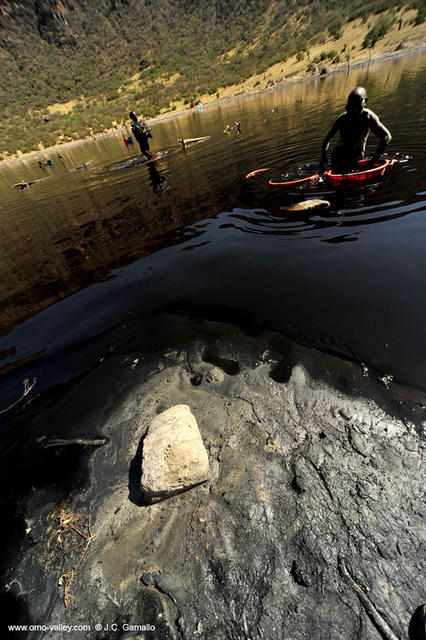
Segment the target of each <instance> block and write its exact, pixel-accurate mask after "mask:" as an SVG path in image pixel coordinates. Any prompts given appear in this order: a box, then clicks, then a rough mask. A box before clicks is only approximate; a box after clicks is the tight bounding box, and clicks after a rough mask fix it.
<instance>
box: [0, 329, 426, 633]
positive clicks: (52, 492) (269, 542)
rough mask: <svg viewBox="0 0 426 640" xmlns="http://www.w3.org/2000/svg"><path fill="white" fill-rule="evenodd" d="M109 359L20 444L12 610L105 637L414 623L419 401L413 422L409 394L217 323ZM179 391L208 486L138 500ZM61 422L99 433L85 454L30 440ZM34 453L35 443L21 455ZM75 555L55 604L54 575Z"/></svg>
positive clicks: (418, 562) (343, 629)
mask: <svg viewBox="0 0 426 640" xmlns="http://www.w3.org/2000/svg"><path fill="white" fill-rule="evenodd" d="M210 331H211V327H210ZM202 333H203V327H202V326H200V327H199V335H202ZM136 360H138V361H137V362H135V361H136ZM102 367H103V369H102V368H98V369H97V370H96V371H92V372H91V373H90V374H88V375H87V376H85V377H84V378H83V379H82V380H80V381H79V382H78V384H76V385H75V386H74V387H72V388H71V389H70V390H69V391H68V392H67V393H65V394H64V395H63V397H62V398H61V399H60V400H58V401H57V402H56V403H54V404H53V405H52V406H51V407H48V408H45V409H44V410H43V412H42V413H40V414H39V415H38V416H35V417H34V418H33V419H32V425H33V430H32V432H31V436H30V435H28V436H27V437H26V439H25V441H23V443H22V446H21V456H22V458H21V460H22V462H21V467H19V465H18V466H17V467H16V478H17V476H19V474H21V475H22V478H24V477H28V471H29V472H30V473H31V474H32V477H33V484H34V491H32V490H31V487H28V486H27V485H26V484H25V482H24V480H23V479H22V481H21V482H18V481H16V482H14V479H13V478H12V484H15V485H16V488H15V489H14V490H12V494H13V491H15V494H16V497H17V500H18V498H19V500H18V509H17V513H18V515H17V516H16V517H18V516H19V518H20V519H19V520H17V521H16V522H15V531H16V541H15V542H14V544H12V545H11V546H10V547H9V549H8V557H7V558H6V562H5V583H6V584H7V585H9V587H8V590H7V591H6V592H5V594H4V596H3V597H4V602H6V600H5V599H6V598H7V602H10V603H11V605H12V604H13V603H15V604H16V603H17V604H18V605H19V611H18V610H17V611H16V612H15V613H14V614H13V615H15V616H16V618H18V619H19V620H20V621H24V620H27V621H29V622H32V623H33V624H43V623H45V624H68V623H71V624H73V625H77V624H90V625H91V627H92V629H91V632H90V633H88V632H85V631H82V632H81V633H80V632H74V633H73V634H72V637H73V638H86V637H90V638H92V637H93V638H99V639H100V638H102V639H109V638H124V637H134V638H136V637H137V638H141V637H143V638H150V637H152V638H156V639H157V638H177V639H180V640H182V639H185V640H186V639H189V638H206V639H207V638H208V639H209V640H216V639H217V640H219V639H220V640H222V639H225V638H226V639H228V638H231V639H238V640H239V639H241V640H247V639H248V638H250V639H257V638H259V639H268V640H269V639H270V640H275V639H277V638H285V639H290V638H291V640H305V639H308V638H316V639H317V638H318V639H320V638H324V639H326V638H327V639H329V638H332V639H334V638H336V639H339V640H346V639H347V640H353V639H354V638H358V639H360V640H361V639H362V640H374V639H375V638H377V639H379V638H388V639H389V640H390V639H391V638H395V637H396V638H400V639H402V638H406V637H407V636H408V634H409V629H410V634H413V633H415V632H416V631H415V630H416V628H417V627H416V625H418V621H417V618H414V622H413V621H412V616H413V614H414V613H415V612H416V610H419V607H420V606H421V605H422V604H423V603H424V602H425V601H426V590H425V581H424V575H425V571H424V569H425V567H424V558H425V554H424V517H425V506H424V501H423V491H424V488H423V482H424V459H425V450H424V443H425V429H424V424H423V425H422V422H421V419H420V417H419V416H420V414H419V412H418V411H417V413H416V411H414V412H412V414H413V416H414V417H415V418H416V419H415V421H412V420H410V419H409V418H408V417H407V411H408V410H405V411H404V412H403V411H402V410H400V409H399V408H398V407H401V406H402V405H401V404H400V400H399V398H400V397H402V395H403V394H402V391H401V390H400V389H399V390H398V389H388V388H387V387H386V386H384V385H383V384H381V383H380V382H379V381H376V380H374V379H373V380H371V379H368V377H366V376H365V375H364V374H365V371H364V372H363V370H362V369H361V368H360V367H357V366H356V365H354V364H352V363H350V362H345V361H343V360H341V359H338V358H335V357H333V356H325V355H323V354H318V353H317V354H315V353H313V352H310V351H308V350H304V349H303V348H301V347H296V346H294V345H292V343H290V341H287V340H285V339H280V338H278V337H276V336H275V337H273V336H271V335H270V336H265V335H264V336H261V337H257V338H256V337H251V338H249V337H247V336H243V335H242V334H241V333H239V332H237V331H236V330H235V331H233V330H229V329H228V330H226V331H225V330H222V329H220V327H219V325H218V326H217V327H216V330H215V331H213V333H211V332H210V336H209V337H208V336H207V334H206V335H205V336H202V337H201V338H199V339H197V340H191V341H189V342H187V343H186V344H185V345H184V346H182V345H176V341H175V343H174V344H171V346H170V348H169V349H163V351H162V353H161V354H158V355H156V356H150V357H147V356H145V357H141V356H140V355H139V356H137V355H135V356H134V357H133V356H132V357H130V356H129V357H127V359H126V358H124V357H123V356H122V355H119V354H114V355H113V356H112V357H111V358H110V359H109V360H108V361H106V362H105V363H103V365H102ZM331 383H333V384H334V387H332V386H330V385H331ZM367 389H370V391H371V393H370V399H366V398H365V397H364V398H363V397H361V396H362V395H364V396H366V394H367ZM391 392H392V393H391ZM371 396H374V399H371ZM386 401H387V402H388V403H389V404H388V406H387V407H386V406H385V403H386ZM418 402H419V403H420V400H419V401H418ZM179 403H186V404H188V405H189V406H190V407H191V410H192V412H193V413H194V415H195V417H196V418H197V421H198V425H199V428H200V432H201V434H202V436H203V440H204V443H205V445H206V447H207V450H208V453H209V459H210V467H211V479H210V482H208V483H207V484H205V485H201V486H199V487H196V488H194V489H191V490H189V491H187V492H185V493H183V494H181V495H178V496H175V497H173V498H170V499H168V500H165V501H163V502H160V503H157V504H154V505H150V506H146V505H145V503H144V501H143V496H142V495H141V493H140V491H139V480H140V466H139V463H140V457H141V448H142V446H143V436H144V433H145V431H146V429H147V427H148V425H149V423H150V421H151V420H152V418H153V417H154V416H155V415H156V414H157V413H159V412H161V411H163V410H164V409H166V408H168V407H170V406H172V405H174V404H179ZM419 406H420V404H419ZM414 408H415V407H414ZM398 411H400V415H398ZM59 427H61V435H63V434H64V433H65V434H66V433H67V431H68V432H69V433H71V432H73V434H74V436H82V435H84V436H85V437H87V436H88V435H91V436H94V435H96V436H99V435H102V436H103V437H106V439H107V443H106V444H105V445H104V446H102V447H100V448H98V449H96V450H94V451H92V452H91V453H90V454H89V453H88V452H86V453H85V454H84V455H83V456H82V455H81V453H80V451H81V448H80V449H79V448H78V447H63V448H59V449H57V450H55V449H54V448H52V449H47V450H43V449H42V448H41V447H40V446H39V447H38V449H37V445H36V443H35V441H36V439H37V437H38V436H39V435H40V434H41V433H44V434H46V433H47V435H48V436H49V435H52V433H53V432H54V430H55V428H56V429H57V431H56V435H57V434H58V429H59ZM31 451H33V452H34V451H39V453H38V458H37V460H35V459H34V454H33V461H32V462H31V463H29V456H30V452H31ZM77 461H78V464H77ZM26 465H27V467H26ZM40 465H42V467H43V469H44V474H45V475H44V476H43V477H42V473H41V471H37V470H39V469H40ZM67 465H68V466H67ZM76 465H77V467H78V468H76ZM25 468H26V472H27V473H25ZM46 469H48V471H46ZM64 478H65V480H67V479H68V481H67V482H65V483H64V482H63V479H64ZM17 479H18V478H17ZM53 482H54V483H55V485H56V486H52V483H53ZM12 497H13V495H12ZM63 499H65V500H66V503H65V504H64V508H65V509H66V510H67V512H69V513H74V514H82V516H84V517H87V516H88V515H90V516H91V530H92V532H93V534H95V537H94V538H93V539H92V540H91V541H90V544H89V545H88V546H87V551H86V553H85V555H84V557H83V558H82V559H81V560H80V559H79V556H78V553H77V555H76V554H75V552H71V551H70V548H66V545H65V548H63V549H61V548H60V546H58V544H57V535H56V534H57V530H56V533H55V529H54V528H53V529H51V530H50V532H49V531H48V524H49V522H50V523H51V522H52V521H54V517H53V516H54V515H55V509H56V512H57V511H58V509H59V508H60V505H61V501H62V500H63ZM49 513H50V514H51V518H50V520H48V519H47V516H48V514H49ZM81 522H83V520H81ZM25 529H27V533H25ZM28 529H30V530H29V531H28ZM52 531H53V532H54V533H55V535H53V534H52ZM85 531H87V530H85ZM55 536H56V537H55ZM48 541H50V546H49V545H48ZM80 541H81V540H80ZM73 553H74V555H72V554H73ZM73 565H74V567H75V576H74V578H73V580H72V582H71V583H70V600H69V604H70V606H69V607H68V608H65V607H64V604H63V590H64V581H62V586H59V585H58V578H59V576H60V575H62V574H66V573H67V572H68V571H69V570H70V568H71V566H73ZM13 581H14V582H13ZM18 594H20V595H18ZM10 615H12V614H10ZM416 615H417V617H418V616H419V614H416ZM19 620H16V621H15V620H12V619H11V620H6V621H5V622H6V624H13V623H15V622H19ZM96 623H98V624H102V625H103V627H105V630H103V631H101V632H97V631H95V628H94V625H95V624H96ZM111 624H117V630H115V628H113V629H111ZM126 624H127V625H148V624H151V625H155V627H156V630H155V632H150V631H141V630H137V629H136V630H135V629H133V630H132V629H128V628H127V627H123V625H126ZM107 625H110V627H109V629H106V627H107ZM413 630H414V631H413ZM392 634H393V635H392ZM15 637H18V636H15ZM27 637H30V638H38V637H43V633H38V632H34V633H32V634H29V635H28V636H27ZM45 637H50V636H49V634H48V633H47V634H45ZM55 637H57V638H60V637H62V636H61V634H60V633H58V634H55ZM63 637H69V635H68V634H66V633H64V634H63ZM410 637H413V638H415V637H416V636H415V635H410ZM419 637H421V636H419Z"/></svg>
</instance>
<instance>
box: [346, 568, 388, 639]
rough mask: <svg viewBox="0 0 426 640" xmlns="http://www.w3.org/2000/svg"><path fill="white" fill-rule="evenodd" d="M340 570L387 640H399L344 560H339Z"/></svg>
mask: <svg viewBox="0 0 426 640" xmlns="http://www.w3.org/2000/svg"><path fill="white" fill-rule="evenodd" d="M339 569H340V572H341V573H342V575H343V576H344V577H345V578H346V579H347V580H348V581H349V583H350V584H351V585H352V588H353V590H354V591H355V593H356V594H357V596H358V598H359V599H360V601H361V604H362V606H363V607H364V609H365V610H366V612H367V614H368V615H369V616H370V618H371V619H372V620H373V622H374V624H375V625H376V627H377V628H378V629H379V630H380V632H381V633H382V635H383V637H384V638H386V639H387V640H399V638H398V637H397V636H396V635H395V634H394V632H393V631H392V629H391V628H390V626H389V625H388V623H387V622H386V620H384V619H383V618H382V616H381V615H380V613H379V612H378V611H377V609H376V607H375V606H374V604H373V603H372V602H371V600H370V598H369V597H368V596H367V595H366V594H365V593H364V591H363V589H362V588H361V587H360V586H359V584H357V583H356V582H355V580H354V579H353V578H352V576H351V575H350V573H349V571H348V570H347V568H346V563H345V561H344V559H343V558H339Z"/></svg>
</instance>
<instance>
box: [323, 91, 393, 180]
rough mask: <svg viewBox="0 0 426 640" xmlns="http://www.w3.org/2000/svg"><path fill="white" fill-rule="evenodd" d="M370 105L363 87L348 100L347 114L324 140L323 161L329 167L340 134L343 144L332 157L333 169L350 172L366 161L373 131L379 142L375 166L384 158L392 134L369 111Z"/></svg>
mask: <svg viewBox="0 0 426 640" xmlns="http://www.w3.org/2000/svg"><path fill="white" fill-rule="evenodd" d="M366 102H367V93H366V91H365V89H364V88H363V87H357V88H356V89H354V90H353V91H352V92H351V93H350V94H349V96H348V101H347V104H346V112H345V113H342V114H341V115H340V116H339V117H338V118H337V120H336V121H335V122H334V124H333V126H332V127H331V129H330V131H329V132H328V133H327V135H326V136H325V138H324V140H323V143H322V159H323V162H324V163H327V149H328V146H329V144H330V140H331V138H332V137H333V136H334V135H335V134H336V133H337V132H338V131H339V132H340V138H341V142H340V143H338V144H336V146H335V147H334V149H333V152H332V155H331V166H332V168H333V169H335V168H339V169H341V168H349V167H351V166H353V165H354V164H355V163H356V162H357V160H361V159H362V158H363V157H364V152H365V145H366V142H367V138H368V134H369V133H370V131H372V132H373V133H374V134H375V135H376V136H377V137H378V138H379V144H378V146H377V149H376V151H375V152H374V154H373V156H372V158H371V163H372V164H373V163H374V162H376V161H377V160H378V159H379V158H380V156H381V154H382V153H383V151H384V150H385V149H386V147H387V145H388V144H389V142H390V141H391V140H392V136H391V134H390V132H389V131H388V130H387V129H386V127H385V126H384V125H383V124H382V123H381V122H380V120H379V118H378V116H377V115H376V114H375V113H374V112H373V111H370V109H366V107H365V105H366Z"/></svg>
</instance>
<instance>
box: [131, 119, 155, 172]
mask: <svg viewBox="0 0 426 640" xmlns="http://www.w3.org/2000/svg"><path fill="white" fill-rule="evenodd" d="M129 118H130V119H131V120H132V133H133V135H134V136H135V138H136V140H137V141H138V142H139V146H140V148H141V152H142V153H143V154H144V156H146V157H147V158H148V159H149V160H153V159H154V158H155V153H152V151H150V149H149V142H148V138H152V133H151V129H150V128H149V127H148V125H147V124H146V122H145V120H138V119H137V116H136V114H135V113H134V112H133V111H131V112H130V113H129Z"/></svg>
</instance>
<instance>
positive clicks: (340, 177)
mask: <svg viewBox="0 0 426 640" xmlns="http://www.w3.org/2000/svg"><path fill="white" fill-rule="evenodd" d="M370 162H371V161H370V160H368V159H367V160H358V162H357V166H358V167H359V169H360V170H359V171H354V172H352V173H333V170H332V169H329V170H328V171H325V172H324V178H325V179H326V180H327V181H328V182H331V183H332V184H351V183H357V182H365V181H366V180H370V179H371V178H378V177H380V176H383V175H384V174H385V173H386V171H388V170H389V169H390V168H391V167H392V165H393V164H394V162H395V160H385V161H384V162H374V164H373V166H372V167H371V169H365V170H364V171H363V170H362V168H363V167H366V166H367V165H369V164H370Z"/></svg>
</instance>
